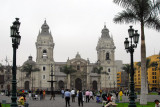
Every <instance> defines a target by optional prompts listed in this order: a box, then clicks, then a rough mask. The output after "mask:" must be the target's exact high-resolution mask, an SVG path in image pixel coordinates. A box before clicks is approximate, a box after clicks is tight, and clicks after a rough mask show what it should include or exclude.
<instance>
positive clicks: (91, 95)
mask: <svg viewBox="0 0 160 107" xmlns="http://www.w3.org/2000/svg"><path fill="white" fill-rule="evenodd" d="M89 97H90V98H89V100H90V99H91V98H92V100H94V98H93V92H92V91H90V94H89Z"/></svg>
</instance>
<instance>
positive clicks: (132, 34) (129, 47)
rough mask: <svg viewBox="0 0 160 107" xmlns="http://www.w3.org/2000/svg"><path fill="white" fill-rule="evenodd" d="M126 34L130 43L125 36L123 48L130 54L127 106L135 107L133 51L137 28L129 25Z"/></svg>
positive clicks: (135, 45)
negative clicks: (128, 100)
mask: <svg viewBox="0 0 160 107" xmlns="http://www.w3.org/2000/svg"><path fill="white" fill-rule="evenodd" d="M128 34H129V38H130V39H131V41H130V44H129V41H128V38H125V39H126V40H125V41H124V46H125V49H126V51H127V53H128V52H130V55H131V72H130V95H129V99H130V102H129V105H128V107H136V103H135V93H134V65H133V53H134V48H136V47H137V43H138V40H139V34H138V30H134V29H133V28H132V26H130V29H128ZM133 42H134V43H133Z"/></svg>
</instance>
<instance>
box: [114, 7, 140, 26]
mask: <svg viewBox="0 0 160 107" xmlns="http://www.w3.org/2000/svg"><path fill="white" fill-rule="evenodd" d="M113 21H114V22H115V23H136V22H137V21H139V20H138V18H137V17H136V14H135V13H133V12H132V11H131V10H130V9H126V10H123V11H122V12H120V13H118V15H116V16H115V17H114V19H113Z"/></svg>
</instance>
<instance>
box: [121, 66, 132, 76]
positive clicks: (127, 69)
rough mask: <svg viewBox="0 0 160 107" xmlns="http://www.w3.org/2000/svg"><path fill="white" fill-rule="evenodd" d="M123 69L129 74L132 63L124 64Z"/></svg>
mask: <svg viewBox="0 0 160 107" xmlns="http://www.w3.org/2000/svg"><path fill="white" fill-rule="evenodd" d="M122 69H123V70H124V71H125V72H126V73H127V74H129V73H130V70H131V65H130V64H124V66H123V67H122Z"/></svg>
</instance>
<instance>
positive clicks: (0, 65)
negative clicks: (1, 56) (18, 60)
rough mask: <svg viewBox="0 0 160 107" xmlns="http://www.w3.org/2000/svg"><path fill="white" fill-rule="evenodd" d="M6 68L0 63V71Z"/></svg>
mask: <svg viewBox="0 0 160 107" xmlns="http://www.w3.org/2000/svg"><path fill="white" fill-rule="evenodd" d="M3 70H4V66H3V65H2V64H1V63H0V71H3Z"/></svg>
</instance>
